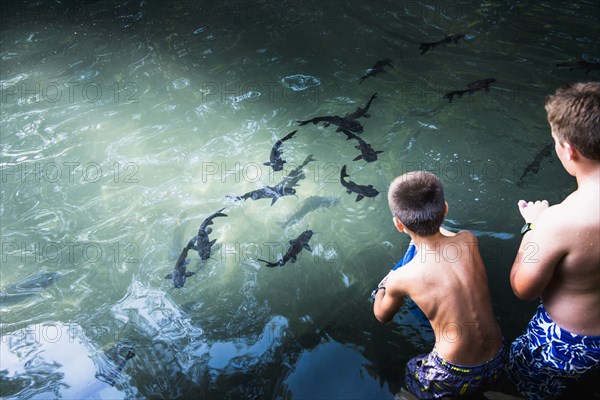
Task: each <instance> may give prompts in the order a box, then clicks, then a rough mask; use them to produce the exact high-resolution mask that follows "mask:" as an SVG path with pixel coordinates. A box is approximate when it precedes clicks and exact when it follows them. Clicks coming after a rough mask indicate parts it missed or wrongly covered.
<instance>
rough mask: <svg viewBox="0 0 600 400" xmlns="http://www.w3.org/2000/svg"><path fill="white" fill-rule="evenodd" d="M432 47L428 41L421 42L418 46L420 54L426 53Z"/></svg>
mask: <svg viewBox="0 0 600 400" xmlns="http://www.w3.org/2000/svg"><path fill="white" fill-rule="evenodd" d="M432 48H433V45H431V44H429V43H421V45H420V46H419V50H421V55H423V54H425V53H427V52H428V51H429V50H431V49H432Z"/></svg>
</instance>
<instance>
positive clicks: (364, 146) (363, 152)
mask: <svg viewBox="0 0 600 400" xmlns="http://www.w3.org/2000/svg"><path fill="white" fill-rule="evenodd" d="M342 132H343V133H344V134H345V135H346V136H347V139H346V140H350V139H354V140H356V141H357V142H358V144H357V145H356V146H354V147H355V148H356V149H358V150H360V156H357V157H356V158H355V159H354V160H353V161H358V160H360V159H363V160H365V161H366V162H373V161H377V154H381V153H383V150H378V151H375V150H374V149H373V147H372V146H371V145H370V144H369V143H367V142H365V141H364V140H363V139H362V138H361V137H360V136H358V135H355V134H354V133H352V132H348V131H342Z"/></svg>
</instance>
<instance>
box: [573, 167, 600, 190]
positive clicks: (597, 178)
mask: <svg viewBox="0 0 600 400" xmlns="http://www.w3.org/2000/svg"><path fill="white" fill-rule="evenodd" d="M575 179H576V180H577V189H578V190H582V189H583V190H585V189H586V188H588V187H591V188H593V189H594V190H598V186H599V185H600V162H598V161H591V160H588V162H587V163H585V164H581V165H579V168H578V171H577V173H576V174H575Z"/></svg>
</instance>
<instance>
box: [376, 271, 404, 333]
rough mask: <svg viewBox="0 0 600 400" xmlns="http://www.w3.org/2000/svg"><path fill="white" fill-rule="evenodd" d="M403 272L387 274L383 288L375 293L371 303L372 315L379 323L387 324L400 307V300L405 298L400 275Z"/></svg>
mask: <svg viewBox="0 0 600 400" xmlns="http://www.w3.org/2000/svg"><path fill="white" fill-rule="evenodd" d="M403 272H405V270H403V269H400V270H397V271H393V273H390V274H388V277H387V279H386V281H385V284H384V286H381V289H379V290H378V291H377V294H376V295H375V302H374V303H373V313H374V314H375V318H377V320H378V321H379V322H383V323H386V322H389V321H391V320H392V318H394V315H395V314H396V313H397V312H398V310H399V309H400V306H401V305H402V299H404V296H406V292H405V290H404V289H403V288H402V275H405V274H403Z"/></svg>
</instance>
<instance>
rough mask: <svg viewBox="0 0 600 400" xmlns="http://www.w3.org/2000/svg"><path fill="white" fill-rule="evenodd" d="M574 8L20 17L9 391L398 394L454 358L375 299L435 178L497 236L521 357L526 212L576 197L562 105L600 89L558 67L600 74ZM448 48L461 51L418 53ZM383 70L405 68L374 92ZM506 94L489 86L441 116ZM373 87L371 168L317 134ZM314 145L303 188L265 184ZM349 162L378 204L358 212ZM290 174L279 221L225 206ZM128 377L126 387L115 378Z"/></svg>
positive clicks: (1, 113)
mask: <svg viewBox="0 0 600 400" xmlns="http://www.w3.org/2000/svg"><path fill="white" fill-rule="evenodd" d="M554 3H555V2H550V3H549V2H546V3H540V4H537V3H536V4H535V5H532V4H523V3H513V2H503V3H498V4H496V3H493V4H492V3H486V2H484V3H481V2H469V1H464V2H456V3H453V4H452V5H448V6H446V3H444V4H442V3H439V2H438V3H435V2H429V3H427V2H425V3H422V2H404V3H398V2H396V1H387V0H384V1H379V2H358V1H354V0H349V1H339V2H338V1H336V2H322V1H306V2H305V1H303V2H294V1H284V2H277V3H276V2H270V1H262V0H261V1H254V2H243V1H233V0H232V1H226V2H207V1H200V2H195V1H187V0H177V1H174V2H165V3H161V4H154V3H152V4H151V3H148V2H144V1H142V2H132V1H122V2H114V1H112V0H100V1H96V2H93V3H86V4H66V3H60V4H59V3H51V2H44V1H41V2H40V1H38V2H27V1H26V2H19V3H14V4H7V5H6V6H4V7H2V10H0V12H1V13H2V14H1V18H2V22H3V23H2V25H1V28H0V29H1V31H0V44H1V47H0V66H1V68H0V88H1V93H0V101H1V104H0V105H1V108H0V172H1V180H2V182H1V185H0V196H1V200H2V201H1V202H0V219H1V224H0V227H1V230H2V249H1V250H2V254H1V257H2V258H1V269H0V278H1V282H0V290H1V293H2V294H1V296H0V300H1V302H0V312H1V313H2V315H1V321H0V326H1V334H2V342H1V344H0V351H1V357H0V382H1V385H0V396H2V397H7V398H29V397H32V398H48V397H59V396H62V397H65V398H74V397H82V398H83V397H85V398H93V397H94V396H95V397H96V398H124V397H147V396H150V395H151V394H155V395H156V394H160V395H162V396H164V397H165V398H178V397H181V398H185V397H207V398H208V397H213V398H294V397H297V398H302V397H315V396H328V397H332V398H347V397H352V396H354V397H360V396H362V397H369V398H392V397H393V392H395V391H397V390H398V389H399V387H400V385H401V383H402V376H403V369H404V364H405V363H406V361H407V360H408V359H409V358H411V357H413V356H414V355H415V354H417V353H419V352H424V351H426V350H428V349H429V348H430V347H431V345H432V344H433V343H432V336H431V335H430V333H428V332H427V330H426V329H425V327H424V326H423V325H422V324H421V323H420V322H419V321H416V320H414V318H412V317H411V314H410V313H409V312H406V310H404V312H402V313H401V314H400V315H399V316H398V317H397V318H396V319H395V320H394V321H393V322H392V323H390V324H389V325H386V326H381V325H380V324H378V323H377V322H376V321H374V318H373V317H372V311H371V304H370V302H369V300H368V296H369V294H370V292H371V290H372V289H373V286H374V285H375V284H376V283H377V282H378V281H379V280H380V279H381V277H382V276H383V275H384V274H385V273H387V271H388V269H389V268H390V267H391V266H393V265H394V264H395V263H396V261H397V259H398V258H399V257H400V256H401V255H402V254H403V250H405V247H406V244H407V242H408V240H407V238H405V237H401V236H398V234H397V233H396V232H395V229H394V228H393V225H392V224H391V222H390V218H389V211H388V208H387V204H386V199H385V191H386V189H387V185H388V183H389V182H390V181H391V180H392V179H393V178H394V177H395V176H397V175H398V174H401V173H403V172H406V171H409V170H414V169H427V170H430V171H432V172H434V173H436V174H437V175H439V176H440V177H441V178H442V180H443V182H444V184H445V187H446V195H447V198H448V201H449V203H450V213H449V215H448V217H449V218H448V220H447V221H446V224H447V226H448V227H449V228H451V229H471V230H473V231H474V232H475V233H476V234H477V236H478V237H479V243H480V246H481V250H482V256H483V258H484V261H485V262H486V265H487V267H488V275H489V278H490V282H492V283H493V284H492V287H491V290H492V295H493V297H494V306H495V312H496V314H497V316H498V318H499V319H500V322H501V325H502V329H503V333H504V335H505V337H506V338H507V340H510V339H512V338H514V337H515V336H516V335H517V334H519V333H520V332H521V330H522V329H523V328H524V327H525V324H526V322H527V321H528V318H529V316H530V315H531V314H532V308H531V307H533V306H532V305H529V304H523V303H521V302H518V301H517V300H516V299H515V298H514V296H513V294H512V291H511V289H510V286H509V283H508V268H509V265H510V263H511V262H512V257H513V254H514V251H515V250H516V246H517V242H518V239H519V238H518V237H517V236H515V232H516V228H515V227H516V226H520V217H519V215H518V213H516V212H515V210H516V203H517V201H518V200H519V199H520V198H532V197H536V198H537V197H543V198H547V199H548V200H549V201H550V202H551V203H555V202H557V201H560V200H561V199H562V198H563V197H564V196H565V194H566V193H568V192H570V190H571V189H572V188H573V184H574V183H573V181H572V179H571V178H570V177H569V176H568V175H567V174H566V173H564V172H563V171H562V169H561V166H560V164H559V163H557V162H547V161H546V160H547V159H550V160H551V161H552V159H553V157H554V156H553V155H550V156H548V155H547V154H546V153H541V154H543V156H544V157H543V160H542V161H539V162H535V159H536V156H535V155H536V154H540V151H541V150H543V148H544V146H545V145H546V143H547V142H548V140H549V136H548V135H549V131H548V128H547V125H546V122H545V114H544V110H543V108H542V107H541V104H542V101H543V98H544V96H545V95H546V94H548V93H550V92H552V91H554V89H555V88H556V86H558V85H560V84H562V83H566V82H568V81H571V80H583V79H596V75H594V74H597V72H596V71H595V70H592V71H590V72H589V73H587V74H586V71H585V70H583V69H581V70H579V69H573V70H569V69H559V68H555V67H554V66H555V64H557V63H560V62H568V61H573V60H578V59H583V60H586V61H588V62H594V61H597V57H599V56H600V49H598V41H597V40H596V36H597V34H594V31H593V28H592V27H593V26H595V22H596V21H595V20H593V17H592V16H593V15H597V11H598V6H597V5H595V4H588V3H585V2H581V3H578V4H565V3H560V5H558V4H554ZM557 11H560V12H557ZM450 33H457V34H461V33H465V37H464V38H462V39H461V40H460V41H458V42H457V43H450V44H447V45H439V46H436V47H435V48H434V49H430V50H429V51H427V53H426V54H423V55H421V54H420V50H419V44H420V43H422V42H435V41H438V40H440V39H442V38H444V37H446V35H448V34H450ZM386 59H390V60H391V63H392V65H393V68H392V67H389V66H386V68H385V72H384V73H378V74H376V75H375V76H370V77H369V78H368V79H365V80H364V81H363V82H362V83H361V84H360V85H359V79H360V77H361V76H363V75H365V74H366V73H368V69H369V68H371V67H372V66H373V65H374V64H375V63H376V61H377V60H386ZM487 77H493V78H494V79H496V81H495V82H493V83H492V84H491V85H490V88H489V91H488V92H486V91H485V90H481V91H477V92H476V93H472V94H465V95H464V96H463V97H462V98H454V100H453V101H452V103H451V104H449V103H448V102H447V101H445V100H443V99H442V96H443V95H444V94H445V93H447V92H450V91H453V90H464V88H465V85H467V84H468V83H469V82H474V81H476V80H479V79H484V78H487ZM373 93H378V95H377V99H376V100H375V101H373V104H372V106H371V108H370V109H369V114H371V117H370V118H361V119H360V123H361V125H362V126H363V128H364V132H363V133H362V134H361V138H362V140H364V142H365V143H368V144H369V145H371V146H372V148H373V149H376V150H383V153H379V154H377V160H376V161H374V162H370V163H366V162H365V161H364V160H362V159H357V160H355V158H356V157H357V155H358V153H359V150H360V149H357V148H356V147H355V146H357V145H359V143H360V142H359V141H357V140H346V135H343V134H341V133H340V132H336V131H335V130H336V127H335V126H333V125H332V126H329V127H326V126H322V124H319V125H313V124H310V125H307V126H302V127H300V126H298V123H297V121H304V120H310V119H312V118H314V117H317V116H323V115H329V116H333V115H338V116H344V115H345V114H346V113H348V112H351V111H352V110H356V109H357V108H358V107H363V106H364V105H365V101H366V100H367V99H368V98H369V96H371V95H372V94H373ZM296 129H297V130H298V132H297V133H296V134H295V135H294V137H293V138H291V139H290V140H287V141H286V142H285V145H284V146H283V156H282V157H283V158H284V159H285V160H286V161H287V164H285V165H284V168H283V170H282V171H276V172H275V171H273V170H272V168H271V167H269V166H265V165H264V164H263V162H264V161H265V160H267V159H269V155H270V151H271V148H272V146H273V144H274V143H275V142H276V141H277V140H279V139H281V138H282V137H284V136H285V135H286V134H288V133H290V132H292V131H293V130H296ZM359 147H360V146H359ZM308 155H312V156H313V158H314V159H315V160H316V161H314V162H311V163H309V164H306V165H305V166H304V167H303V168H302V169H301V171H302V172H301V174H302V177H301V178H300V172H299V170H296V168H297V167H298V166H300V165H301V164H302V163H303V161H304V160H306V158H307V156H308ZM540 159H541V158H540ZM532 162H533V163H534V165H533V167H531V168H529V171H528V172H527V174H524V172H525V170H526V168H527V166H528V165H531V163H532ZM343 165H347V169H348V171H350V174H351V179H352V180H353V181H355V182H358V183H360V184H364V185H373V187H374V188H376V189H377V190H378V191H379V192H380V194H379V195H378V196H376V197H374V198H364V199H362V200H361V201H360V202H356V194H353V195H349V194H347V193H346V191H345V190H344V188H343V187H342V185H341V184H340V174H341V172H342V166H343ZM294 171H296V172H294ZM524 175H526V179H523V180H522V182H520V181H519V179H520V178H521V177H523V176H524ZM286 179H287V180H288V181H289V180H290V179H291V180H295V181H296V182H295V183H296V185H295V186H294V188H295V190H296V193H295V195H293V196H292V195H290V196H284V197H281V198H279V199H278V200H277V202H276V203H275V204H273V205H272V206H271V200H270V199H257V200H247V201H245V202H240V203H236V202H232V201H230V200H228V199H227V197H226V196H236V195H241V194H243V193H248V192H252V191H256V190H261V189H262V188H264V187H265V186H275V185H276V184H277V183H278V182H282V181H284V180H286ZM517 183H520V185H517ZM559 188H562V189H559ZM223 207H226V210H225V211H224V212H225V213H227V215H228V217H227V218H220V219H218V220H216V221H215V223H214V225H212V226H211V227H212V231H211V232H210V233H209V239H210V240H211V241H212V240H216V242H215V245H214V246H213V248H212V249H211V258H210V259H208V260H205V261H202V260H200V259H199V257H197V256H196V255H195V254H192V252H190V255H189V257H188V258H189V260H190V263H189V264H188V265H187V266H186V268H187V270H188V271H191V272H195V274H194V275H193V276H191V277H189V278H188V280H187V281H186V284H185V286H184V287H182V288H179V289H176V288H173V283H172V281H169V280H166V279H164V276H165V275H167V274H168V273H170V272H171V271H172V270H173V267H174V265H175V262H176V260H177V257H178V255H179V253H180V252H181V248H182V247H183V246H184V245H185V244H186V243H187V241H188V240H189V238H190V237H192V236H193V235H195V234H196V233H197V232H198V227H199V225H200V223H201V222H202V221H203V220H204V219H205V218H206V217H207V216H209V215H210V214H211V213H213V212H215V211H216V210H219V209H221V208H223ZM513 207H514V208H513ZM498 210H501V211H502V212H498ZM308 229H310V230H312V231H313V232H314V235H313V236H312V237H311V239H310V247H311V248H312V251H311V252H308V251H302V252H301V253H299V254H298V259H297V261H296V262H295V263H286V265H285V266H284V267H282V268H265V267H264V266H263V265H262V264H261V263H259V262H258V259H259V258H260V259H266V260H278V259H280V258H281V257H282V255H283V254H285V252H286V251H287V248H288V246H289V240H291V239H294V238H296V237H298V236H299V235H300V234H301V233H302V232H304V231H306V230H308ZM56 278H59V279H56ZM515 310H518V312H515ZM44 329H45V331H44ZM40 330H42V333H43V334H41V333H39V331H40ZM57 330H60V331H61V332H62V333H63V335H59V334H57V333H56V332H57ZM44 332H45V333H44ZM51 334H52V335H53V336H52V335H51ZM130 349H133V350H131V351H132V352H133V353H135V356H133V357H132V358H130V359H127V354H129V353H128V351H129V350H130ZM331 360H337V361H336V363H335V365H334V364H332V361H331ZM339 361H342V362H339ZM115 371H119V373H118V374H116V375H117V378H116V379H114V381H112V383H113V384H114V386H111V385H110V384H108V383H107V382H106V381H107V380H108V381H110V380H109V379H106V378H104V380H102V379H98V378H97V374H99V375H98V376H99V377H100V378H102V377H103V376H104V377H106V376H109V377H111V376H115ZM307 382H309V383H310V385H309V386H307ZM507 390H508V389H507Z"/></svg>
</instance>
